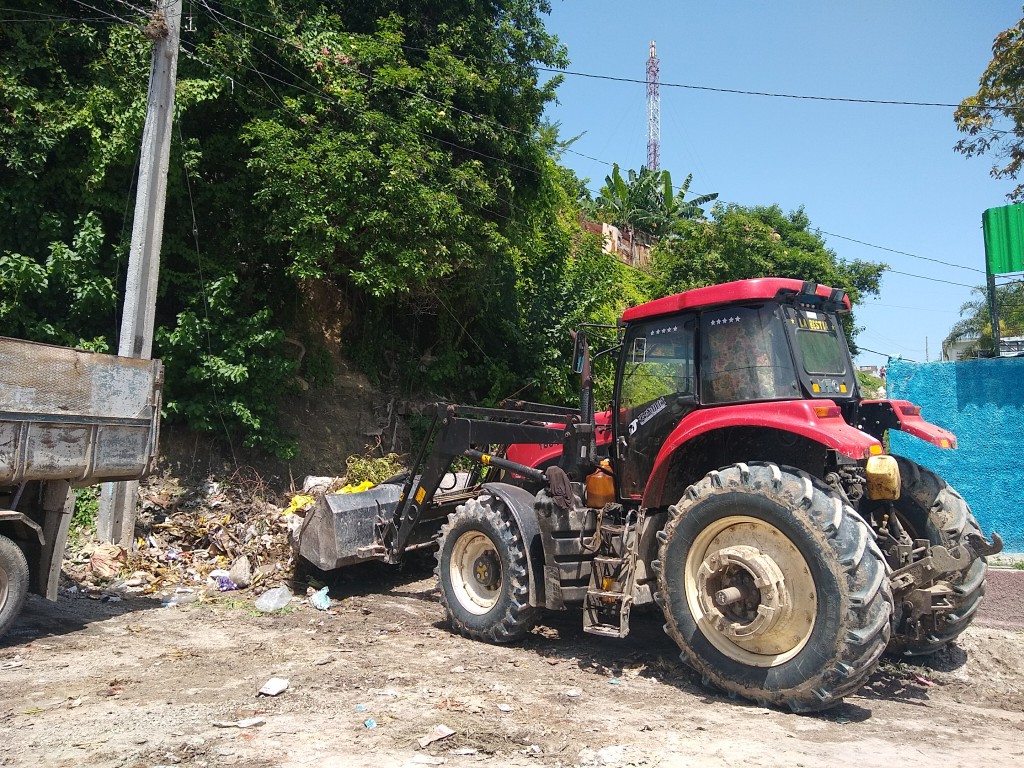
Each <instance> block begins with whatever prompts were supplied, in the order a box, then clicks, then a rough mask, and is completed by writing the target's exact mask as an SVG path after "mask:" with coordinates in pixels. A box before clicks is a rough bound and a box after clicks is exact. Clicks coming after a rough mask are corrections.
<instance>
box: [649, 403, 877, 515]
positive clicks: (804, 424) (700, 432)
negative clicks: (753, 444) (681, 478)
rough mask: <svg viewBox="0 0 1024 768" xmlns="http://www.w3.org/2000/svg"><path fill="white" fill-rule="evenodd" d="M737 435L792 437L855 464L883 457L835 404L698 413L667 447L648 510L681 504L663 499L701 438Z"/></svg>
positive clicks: (674, 434) (873, 440) (735, 458)
mask: <svg viewBox="0 0 1024 768" xmlns="http://www.w3.org/2000/svg"><path fill="white" fill-rule="evenodd" d="M733 429H746V430H751V429H754V430H764V431H767V432H779V433H788V434H789V436H790V437H792V438H794V439H796V440H802V442H804V443H810V444H816V445H820V446H822V448H825V449H832V450H834V451H837V452H838V453H840V454H842V455H844V456H848V457H850V458H851V459H854V460H855V461H860V460H862V459H866V458H868V457H869V456H873V455H877V454H881V453H882V452H883V449H882V444H881V442H880V441H879V440H878V439H877V438H875V437H873V436H871V435H869V434H867V433H866V432H863V431H861V430H860V429H857V428H856V427H853V426H850V425H849V424H847V423H846V421H845V420H844V419H843V416H842V412H841V411H840V409H839V407H838V406H837V405H836V404H835V403H834V402H833V401H831V400H814V401H808V400H785V401H779V402H771V403H745V404H742V405H733V406H725V407H721V408H707V409H701V410H696V411H693V412H692V413H690V414H689V415H688V416H687V417H686V418H684V419H683V420H682V421H681V422H679V424H678V426H676V428H675V429H674V430H673V431H672V433H671V434H670V435H669V436H668V438H666V440H665V442H664V443H663V444H662V446H661V450H660V451H659V452H658V456H657V458H656V459H655V461H654V469H653V471H652V472H651V476H650V479H649V480H648V482H647V487H646V488H645V490H644V496H643V506H644V507H646V508H648V509H651V508H658V507H662V506H664V505H665V504H668V503H675V501H677V500H678V499H664V498H663V496H664V491H665V484H666V480H667V479H668V476H669V473H670V469H671V467H672V464H673V461H672V459H673V457H674V456H675V455H676V453H677V452H679V451H680V450H682V449H683V448H684V447H685V446H686V445H687V444H688V443H690V442H691V441H694V440H696V439H697V438H700V437H702V436H708V437H710V436H711V435H712V433H715V432H723V433H724V432H726V431H729V430H733ZM755 458H756V459H763V457H748V456H730V457H728V459H727V461H726V463H731V462H734V461H750V460H753V459H755ZM717 468H718V467H712V469H717Z"/></svg>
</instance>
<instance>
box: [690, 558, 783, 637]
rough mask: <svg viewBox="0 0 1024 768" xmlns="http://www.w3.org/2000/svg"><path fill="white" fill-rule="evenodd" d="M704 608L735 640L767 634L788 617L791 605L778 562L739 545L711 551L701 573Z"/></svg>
mask: <svg viewBox="0 0 1024 768" xmlns="http://www.w3.org/2000/svg"><path fill="white" fill-rule="evenodd" d="M697 595H698V600H700V603H701V608H703V609H704V613H705V614H706V615H707V617H708V619H709V620H710V621H711V622H712V623H713V624H714V625H715V627H716V628H717V629H718V631H719V632H722V633H723V634H725V635H727V636H728V637H731V638H747V637H755V636H758V635H764V634H766V633H768V632H770V631H771V630H772V629H774V628H775V626H776V625H778V623H779V622H780V621H781V620H782V619H784V618H785V617H786V615H787V614H788V612H789V607H790V604H791V600H790V596H789V592H788V591H787V589H786V583H785V577H784V576H783V574H782V571H781V569H780V568H779V566H778V565H777V564H776V562H775V561H774V560H773V559H772V558H771V557H770V556H768V555H766V554H764V553H762V552H761V551H760V550H758V549H757V548H756V547H751V546H746V545H742V544H740V545H736V546H731V547H723V548H722V549H718V550H715V551H713V552H711V553H710V554H709V555H708V556H707V557H705V558H704V561H703V562H702V563H701V564H700V568H699V569H698V570H697Z"/></svg>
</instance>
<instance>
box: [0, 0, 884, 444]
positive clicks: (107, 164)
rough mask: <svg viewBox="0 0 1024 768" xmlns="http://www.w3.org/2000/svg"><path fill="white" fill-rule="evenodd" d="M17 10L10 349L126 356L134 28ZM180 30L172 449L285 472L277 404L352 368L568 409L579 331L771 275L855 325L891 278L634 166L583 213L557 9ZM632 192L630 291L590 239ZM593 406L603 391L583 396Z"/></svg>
mask: <svg viewBox="0 0 1024 768" xmlns="http://www.w3.org/2000/svg"><path fill="white" fill-rule="evenodd" d="M9 5H12V6H13V7H12V8H10V9H8V11H7V12H6V14H7V15H8V16H10V17H11V19H8V20H5V23H4V24H3V25H2V26H0V50H2V51H3V52H4V53H3V54H2V57H0V204H2V206H3V210H4V216H2V217H0V333H2V334H5V335H11V336H18V337H22V338H29V339H34V340H39V341H46V342H54V343H61V344H69V345H75V346H80V347H85V348H90V349H99V350H108V351H112V350H116V348H117V343H116V338H117V334H118V331H119V327H120V318H119V307H120V304H121V301H122V293H123V290H124V279H125V269H126V264H127V254H128V250H129V244H130V240H131V223H132V215H133V213H132V204H133V201H134V194H135V190H134V184H135V175H136V171H137V158H138V146H139V141H140V136H141V132H142V125H143V120H144V116H145V103H146V91H147V80H148V73H149V63H150V62H149V59H150V40H149V39H148V38H147V36H146V34H145V27H146V25H147V24H148V23H149V22H150V19H148V18H147V17H145V16H142V15H139V13H137V12H136V11H134V10H132V9H131V7H130V6H128V5H127V4H114V5H113V6H111V8H112V10H109V11H102V12H100V11H94V10H91V9H90V7H89V6H87V5H82V4H78V3H70V2H62V1H61V0H38V1H35V2H31V3H29V2H27V1H26V0H13V3H10V4H9ZM191 8H192V13H193V14H194V16H193V18H192V25H191V26H192V28H191V29H190V30H188V31H185V32H184V33H183V35H182V47H181V57H180V61H179V72H178V87H177V97H176V99H177V101H176V105H175V127H174V141H173V145H172V149H171V164H170V177H169V180H168V191H167V195H168V197H167V211H166V223H165V227H164V241H163V247H162V257H161V258H162V262H161V273H160V289H159V296H158V300H157V315H156V323H157V336H156V342H155V347H154V355H155V356H159V357H161V358H162V359H163V360H164V362H165V364H166V376H167V383H166V396H165V411H166V417H167V419H168V421H169V423H170V424H172V425H173V424H175V423H181V424H185V425H187V426H188V427H189V428H191V429H192V430H197V431H200V432H202V431H209V432H214V433H219V434H225V433H227V434H230V435H235V436H239V437H240V438H241V439H242V440H243V441H244V443H245V444H246V445H248V446H250V447H256V448H259V449H262V450H265V451H268V452H271V453H275V454H276V455H278V456H279V457H282V458H288V457H290V456H292V455H294V453H295V450H296V441H295V435H294V434H290V433H288V431H286V430H282V429H281V427H280V424H279V412H280V408H281V406H282V403H283V402H285V401H287V400H288V398H292V397H295V396H297V395H298V394H300V393H302V392H306V395H305V396H306V397H309V396H310V395H309V393H310V392H312V393H314V394H315V393H316V392H317V391H318V388H330V387H331V385H332V383H333V382H335V380H336V379H337V377H338V376H339V375H341V373H342V372H343V371H344V370H345V369H347V368H350V369H355V370H356V371H358V373H359V374H360V375H365V376H367V377H368V378H369V381H370V382H371V383H372V384H373V385H375V386H377V387H380V388H382V389H383V390H386V391H387V392H388V393H390V394H391V395H393V396H395V397H400V398H404V397H415V396H420V395H423V396H428V397H450V398H455V399H469V400H474V401H483V402H494V401H496V400H497V399H499V398H501V397H503V396H508V395H511V394H513V393H516V392H518V393H521V396H522V397H527V398H529V399H532V400H547V401H553V402H571V400H572V399H573V397H574V394H573V393H574V388H575V386H576V384H575V382H574V381H572V380H571V378H570V375H569V364H568V358H569V353H570V351H571V350H570V341H569V334H568V330H569V329H570V328H572V327H574V326H575V325H576V324H578V323H580V322H603V323H614V321H615V319H616V318H617V317H618V316H619V315H620V314H621V312H622V310H623V309H625V308H626V307H627V306H629V305H633V304H636V303H639V302H642V301H645V300H648V299H650V298H654V297H657V296H660V295H664V294H666V293H670V292H675V291H679V290H683V289H686V288H690V287H694V286H698V285H706V284H710V283H714V282H721V281H723V280H732V279H738V278H744V277H754V276H762V275H785V276H792V277H798V278H803V279H810V280H816V281H818V282H823V283H828V284H831V285H833V286H836V287H839V288H843V289H845V290H847V291H849V292H850V294H851V296H852V297H853V298H854V300H855V301H856V300H857V299H858V298H860V297H861V296H863V295H865V294H871V293H874V292H877V288H878V277H879V274H880V270H881V269H882V266H883V265H880V264H869V263H863V262H847V261H844V260H842V259H841V258H839V256H838V255H837V254H835V253H834V252H832V251H831V250H829V249H828V248H827V247H826V246H825V244H824V242H823V240H822V239H821V238H820V237H819V236H818V235H817V234H815V232H814V229H813V227H812V226H811V223H810V220H809V217H808V216H807V214H806V213H805V212H804V211H803V210H802V209H801V210H798V211H794V212H791V213H785V212H783V211H782V210H781V209H780V208H778V207H777V206H774V205H771V204H770V203H768V204H758V203H755V204H751V205H749V206H743V205H737V204H717V205H716V207H714V208H712V209H710V210H708V211H705V210H704V209H703V208H702V207H701V206H702V205H703V204H705V203H707V202H710V201H711V199H712V197H707V196H705V197H704V198H699V199H696V200H693V199H690V200H684V199H683V198H684V196H685V195H686V194H687V190H688V187H689V183H690V178H689V177H687V178H686V181H685V183H684V185H683V186H682V187H677V188H673V187H672V185H671V180H670V177H669V178H668V179H666V177H665V176H663V175H660V174H652V173H650V172H646V173H645V171H644V169H641V173H640V174H639V175H634V174H632V173H631V174H630V179H631V181H630V182H624V181H623V178H622V176H621V175H620V174H618V168H617V167H616V168H615V169H614V172H613V174H612V175H610V176H609V178H608V179H607V180H606V181H605V188H604V189H603V190H602V194H601V195H600V196H598V197H597V198H596V200H595V199H593V197H594V196H592V195H591V193H590V192H588V190H587V182H586V180H581V179H579V178H577V177H576V176H575V175H574V173H573V172H572V171H571V170H569V169H567V168H566V167H564V165H562V163H561V158H562V157H563V155H564V153H565V152H566V151H571V150H570V149H569V145H570V144H571V142H569V141H566V140H565V139H564V138H563V137H560V136H559V133H558V126H557V125H550V124H547V123H545V121H544V109H545V107H546V106H547V105H548V104H550V103H551V102H552V100H553V99H554V98H555V95H556V93H557V88H558V84H559V78H558V77H557V76H556V77H551V78H548V77H547V76H546V75H544V73H543V72H541V71H539V70H538V69H537V67H544V68H548V69H559V68H564V67H566V66H567V65H568V63H569V58H568V52H567V51H566V49H565V48H564V47H563V46H562V45H561V44H560V43H559V41H558V40H557V39H556V38H555V37H553V36H552V35H550V34H549V33H548V32H547V31H546V29H545V27H544V22H543V19H544V15H545V14H546V12H547V11H548V3H547V2H529V1H527V0H498V1H497V2H493V3H473V2H467V1H465V0H443V1H441V2H439V1H438V0H405V1H404V2H398V3H389V4H385V5H384V6H383V10H382V6H381V4H379V3H370V2H362V1H358V0H356V1H352V0H349V1H343V2H336V3H331V4H328V5H327V6H325V5H323V4H319V3H313V2H309V0H285V1H284V2H281V3H275V4H266V3H262V2H251V1H250V0H231V2H230V3H229V2H219V3H218V2H210V3H197V4H193V6H191ZM638 119H639V117H638ZM616 176H617V177H618V178H617V179H616ZM631 183H632V184H634V185H640V184H641V183H642V184H645V185H647V186H646V187H644V189H643V190H639V189H634V190H631V189H630V184H631ZM659 185H660V186H659ZM666 189H667V190H669V193H668V194H666ZM673 189H675V190H676V192H672V190H673ZM639 191H643V192H644V195H646V197H644V198H643V199H645V200H646V201H647V202H646V203H644V204H645V205H648V206H653V207H655V208H657V209H658V216H656V217H647V218H646V219H644V218H643V217H640V218H641V219H642V220H647V221H656V222H657V227H658V228H657V230H656V232H654V233H653V234H655V235H657V237H656V238H652V242H654V243H655V245H654V249H653V254H652V264H651V266H650V268H649V269H647V270H643V271H642V270H638V269H636V268H634V267H630V266H627V265H625V264H623V263H621V262H619V261H618V260H617V259H615V258H614V257H613V256H610V255H608V254H605V253H603V252H602V249H601V242H600V238H599V237H596V236H593V235H587V234H585V232H584V230H583V228H582V227H581V217H582V216H583V215H584V211H586V212H587V215H590V216H599V217H601V218H603V219H604V220H608V221H612V222H613V223H618V224H619V225H621V226H627V227H632V226H640V227H641V229H642V224H641V225H637V224H636V217H634V219H631V220H625V219H623V218H622V217H623V215H624V212H623V210H621V209H618V208H617V206H618V203H617V202H616V201H620V202H621V201H623V200H627V199H628V200H632V199H634V198H636V197H637V195H635V194H633V192H639ZM726 194H727V191H723V195H726ZM733 196H734V195H733ZM847 331H848V334H849V336H850V338H851V340H852V339H853V338H854V337H855V331H856V329H855V327H854V325H853V323H852V322H851V323H850V324H849V326H848V328H847ZM612 341H613V338H612V337H609V338H608V339H607V342H608V343H611V342H612ZM608 381H609V373H608V371H599V382H598V384H599V386H598V396H599V398H602V397H603V398H607V397H609V396H610V391H609V390H608V386H607V383H608ZM325 391H326V390H325Z"/></svg>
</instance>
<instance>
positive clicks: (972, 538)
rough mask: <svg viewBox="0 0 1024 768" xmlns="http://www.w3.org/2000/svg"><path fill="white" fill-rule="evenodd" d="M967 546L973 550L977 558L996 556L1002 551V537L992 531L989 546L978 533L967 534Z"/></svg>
mask: <svg viewBox="0 0 1024 768" xmlns="http://www.w3.org/2000/svg"><path fill="white" fill-rule="evenodd" d="M967 546H969V547H970V548H971V549H973V550H974V553H975V554H976V555H977V556H978V557H988V556H989V555H998V554H999V553H1000V552H1002V551H1003V537H1002V536H1000V535H999V534H998V533H996V532H995V531H993V532H992V543H991V544H989V543H988V542H987V541H986V540H985V537H984V536H982V535H981V534H980V533H969V534H967Z"/></svg>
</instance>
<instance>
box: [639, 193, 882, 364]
mask: <svg viewBox="0 0 1024 768" xmlns="http://www.w3.org/2000/svg"><path fill="white" fill-rule="evenodd" d="M885 268H886V265H885V264H880V263H874V262H867V261H860V260H854V261H846V260H844V259H841V258H839V256H838V255H837V254H836V253H835V251H833V250H832V249H830V248H828V247H827V246H826V245H825V241H824V240H823V239H822V238H821V236H820V235H818V234H817V233H816V232H814V231H813V230H812V229H811V222H810V218H809V217H808V216H807V214H806V213H805V212H804V210H803V208H800V209H798V210H796V211H792V212H791V213H789V214H784V213H783V212H782V209H781V208H779V206H777V205H771V206H753V207H745V206H741V205H737V204H729V205H717V206H715V208H714V209H713V210H712V212H711V218H710V219H709V220H706V221H691V222H688V223H687V224H686V225H685V226H684V228H683V229H682V232H681V237H679V238H676V239H670V240H663V241H662V242H661V243H659V244H658V245H657V246H656V247H655V248H654V250H653V252H652V270H651V271H652V275H653V277H654V279H655V280H656V281H657V283H656V287H655V292H656V293H657V294H658V295H667V294H671V293H678V292H680V291H685V290H689V289H691V288H699V287H703V286H706V285H712V284H715V283H724V282H730V281H732V280H744V279H747V278H755V277H793V278H797V279H801V280H810V281H813V282H816V283H820V284H823V285H829V286H832V287H833V288H840V289H842V290H844V291H846V292H847V294H849V296H850V300H851V301H852V302H853V303H854V304H856V303H857V302H858V301H859V300H860V299H861V298H862V297H864V296H868V295H874V294H877V293H878V289H879V282H880V279H881V274H882V272H883V271H884V269H885ZM843 322H844V326H845V329H846V332H847V337H848V338H849V340H850V342H851V344H852V343H853V342H854V339H855V337H856V334H857V328H856V326H855V324H854V322H853V318H852V316H851V315H846V316H844V320H843ZM854 349H856V346H855V345H854Z"/></svg>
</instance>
